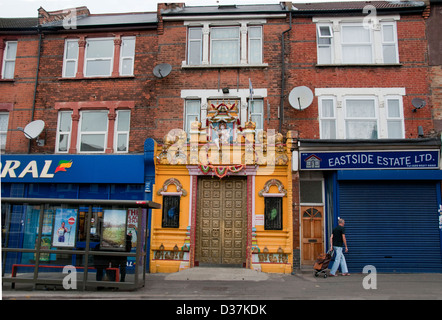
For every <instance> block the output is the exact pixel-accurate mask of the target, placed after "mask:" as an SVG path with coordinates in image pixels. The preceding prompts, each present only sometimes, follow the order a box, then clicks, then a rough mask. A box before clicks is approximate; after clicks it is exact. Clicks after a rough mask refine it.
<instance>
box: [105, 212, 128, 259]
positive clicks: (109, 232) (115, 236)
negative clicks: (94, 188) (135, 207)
mask: <svg viewBox="0 0 442 320" xmlns="http://www.w3.org/2000/svg"><path fill="white" fill-rule="evenodd" d="M126 222H127V215H126V210H120V209H109V210H104V214H103V226H102V227H103V230H102V238H101V249H102V250H115V251H120V250H121V251H125V250H126Z"/></svg>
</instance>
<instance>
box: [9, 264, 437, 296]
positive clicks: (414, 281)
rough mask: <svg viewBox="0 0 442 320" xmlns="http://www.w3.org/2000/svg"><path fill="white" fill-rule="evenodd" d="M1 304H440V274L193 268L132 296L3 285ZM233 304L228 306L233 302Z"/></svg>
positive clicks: (149, 279) (160, 276)
mask: <svg viewBox="0 0 442 320" xmlns="http://www.w3.org/2000/svg"><path fill="white" fill-rule="evenodd" d="M2 298H3V300H40V301H41V300H46V301H50V300H112V301H114V300H168V301H171V300H175V301H179V300H182V301H184V300H187V301H203V300H211V301H212V300H215V301H221V300H224V301H238V300H241V301H244V300H248V301H249V302H250V303H252V302H255V303H257V302H259V301H261V302H263V301H272V300H273V301H276V300H285V301H293V300H315V301H317V300H321V301H324V300H330V301H333V300H417V299H424V300H442V274H439V273H428V274H423V273H415V274H384V273H377V274H376V273H367V274H364V273H353V274H351V275H350V276H337V277H327V278H322V277H315V276H314V274H313V270H304V271H300V272H297V273H295V274H276V273H263V272H259V271H255V270H251V269H242V268H238V269H237V268H203V267H198V268H192V269H187V270H183V271H180V272H177V273H170V274H164V273H149V274H146V282H145V286H144V287H143V288H140V289H138V290H132V291H124V290H121V289H120V290H115V289H114V290H112V289H105V290H101V291H95V290H91V289H90V290H86V291H79V290H63V289H61V288H60V289H57V290H43V289H35V290H33V289H32V287H30V286H28V285H24V284H17V287H16V289H11V288H10V284H9V283H4V284H3V286H2ZM231 303H232V302H231Z"/></svg>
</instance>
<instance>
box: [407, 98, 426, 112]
mask: <svg viewBox="0 0 442 320" xmlns="http://www.w3.org/2000/svg"><path fill="white" fill-rule="evenodd" d="M411 104H412V105H413V107H414V109H413V112H416V110H417V109H421V108H423V107H425V105H426V104H427V103H426V102H425V100H423V99H421V98H414V99H413V100H411Z"/></svg>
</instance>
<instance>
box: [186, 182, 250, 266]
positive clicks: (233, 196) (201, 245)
mask: <svg viewBox="0 0 442 320" xmlns="http://www.w3.org/2000/svg"><path fill="white" fill-rule="evenodd" d="M246 204H247V201H246V180H245V179H241V178H229V179H225V180H220V179H217V178H201V179H200V180H199V181H198V207H197V222H196V223H197V226H196V227H197V228H196V229H197V231H196V251H195V252H196V257H195V260H196V261H198V262H199V263H200V264H205V263H206V264H238V265H242V264H243V263H244V262H245V261H246V242H247V241H246V240H247V206H246Z"/></svg>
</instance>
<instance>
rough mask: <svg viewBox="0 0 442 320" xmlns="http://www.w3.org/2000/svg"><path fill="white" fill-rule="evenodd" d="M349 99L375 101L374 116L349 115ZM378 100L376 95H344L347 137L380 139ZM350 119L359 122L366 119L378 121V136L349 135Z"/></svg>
mask: <svg viewBox="0 0 442 320" xmlns="http://www.w3.org/2000/svg"><path fill="white" fill-rule="evenodd" d="M349 100H357V101H362V100H369V101H372V102H373V108H374V116H373V117H350V116H348V115H347V111H348V101H349ZM378 109H379V107H378V102H377V99H376V96H346V97H344V126H345V127H344V130H345V139H379V112H378ZM350 121H358V122H364V121H367V122H368V121H370V122H376V138H372V137H371V138H361V137H348V133H347V123H348V122H350Z"/></svg>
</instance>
